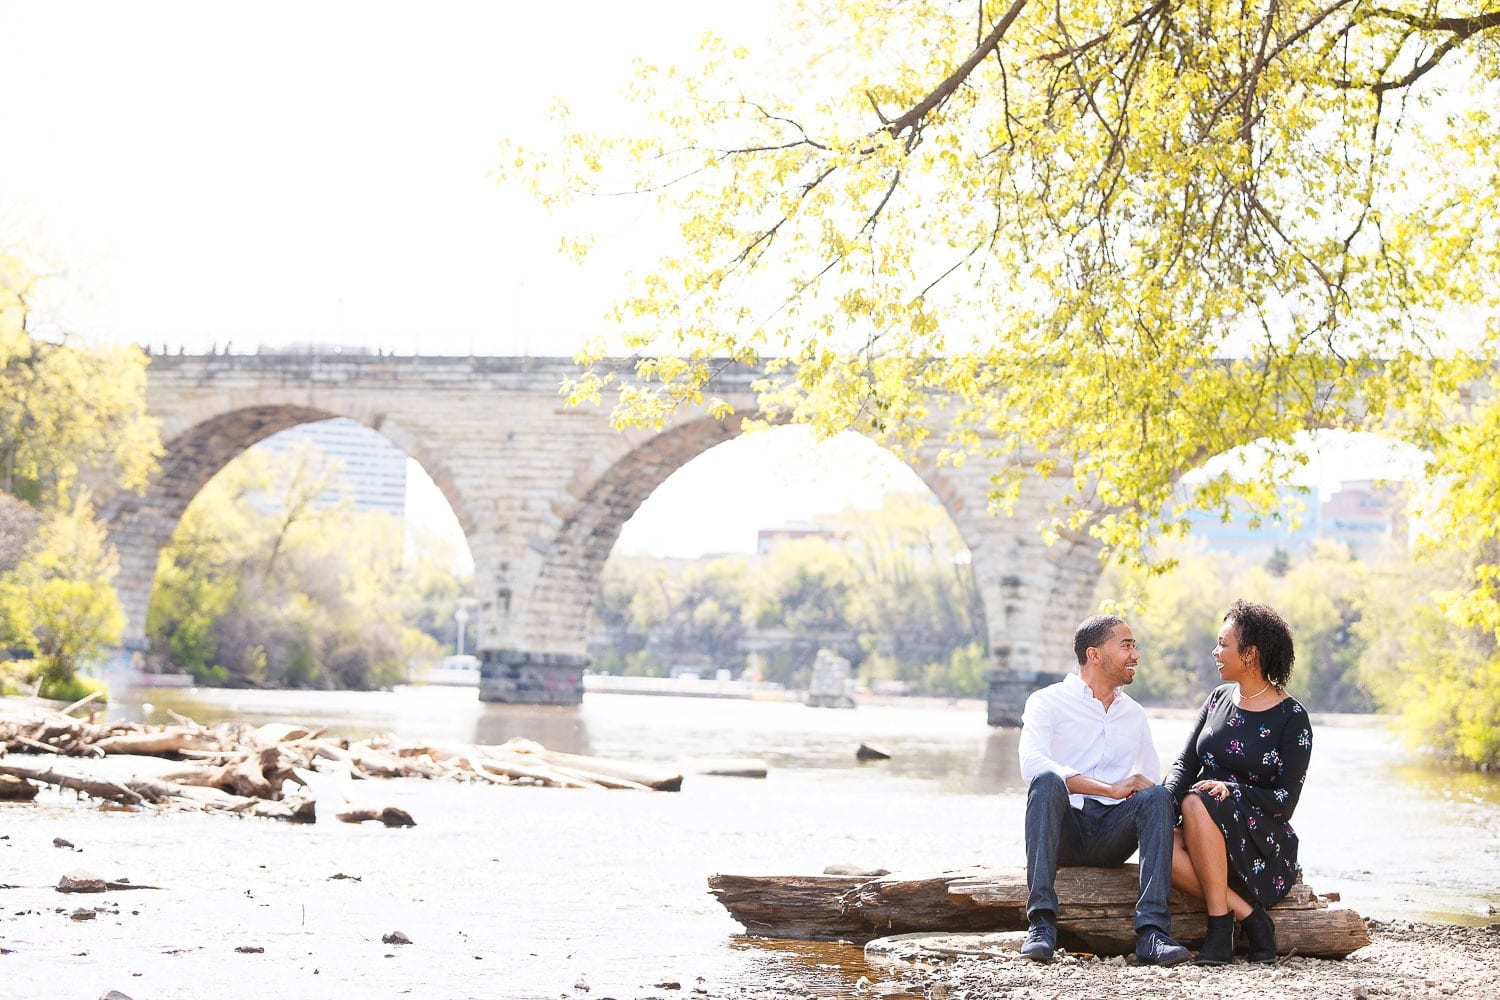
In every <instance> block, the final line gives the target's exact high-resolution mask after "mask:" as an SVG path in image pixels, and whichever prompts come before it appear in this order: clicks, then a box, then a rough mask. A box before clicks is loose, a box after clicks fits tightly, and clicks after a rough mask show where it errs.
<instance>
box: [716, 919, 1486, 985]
mask: <svg viewBox="0 0 1500 1000" xmlns="http://www.w3.org/2000/svg"><path fill="white" fill-rule="evenodd" d="M1366 924H1367V926H1368V928H1369V931H1370V944H1369V945H1368V946H1366V947H1364V948H1361V949H1360V950H1359V951H1357V952H1355V953H1354V954H1352V955H1350V956H1349V957H1348V958H1346V959H1343V960H1341V961H1334V960H1327V959H1315V958H1299V957H1296V956H1293V957H1290V958H1285V959H1283V960H1282V961H1280V962H1278V963H1276V964H1275V965H1250V964H1248V963H1245V962H1244V961H1236V962H1235V963H1234V964H1233V965H1230V966H1227V967H1223V968H1198V967H1196V966H1193V965H1182V966H1178V967H1176V968H1171V969H1162V968H1156V967H1150V966H1138V965H1136V964H1134V961H1133V960H1126V959H1123V958H1111V959H1098V958H1094V957H1091V956H1082V955H1067V954H1065V953H1060V954H1059V957H1058V959H1057V960H1056V961H1054V962H1052V963H1051V964H1049V965H1037V964H1035V963H1032V962H1028V961H1026V960H1024V959H1022V958H1020V957H1019V956H1018V955H1016V954H1015V953H1014V952H1012V951H1009V950H1002V951H1001V952H1000V953H998V954H993V955H987V956H985V957H982V958H959V959H956V960H954V961H951V962H932V961H927V962H924V961H921V960H917V961H902V962H898V963H894V964H892V965H889V966H885V967H884V968H885V970H886V971H887V973H888V976H889V978H888V979H887V978H885V977H882V978H881V979H880V980H862V981H861V982H859V983H857V984H855V985H854V986H853V987H852V988H851V990H850V992H849V994H848V995H850V996H864V997H881V998H886V1000H893V998H904V997H913V998H915V997H922V998H924V1000H980V998H983V1000H999V998H1016V1000H1021V998H1026V1000H1030V998H1046V1000H1106V998H1115V997H1130V998H1148V1000H1168V998H1178V997H1190V998H1193V1000H1244V998H1247V997H1276V998H1278V1000H1300V998H1307V1000H1312V998H1317V1000H1323V998H1348V1000H1365V998H1377V997H1378V998H1383V1000H1384V998H1392V1000H1407V998H1418V997H1423V998H1430V997H1463V998H1470V997H1475V998H1496V997H1500V925H1491V926H1487V927H1465V926H1458V925H1449V924H1431V923H1421V922H1410V921H1395V922H1384V921H1378V920H1369V921H1366ZM948 937H953V936H951V935H950V936H948ZM819 992H820V993H821V992H822V991H819ZM735 995H736V996H741V997H748V998H752V1000H793V998H798V1000H801V998H805V997H807V996H809V993H808V991H807V989H806V988H805V986H803V985H802V984H801V983H798V982H794V981H788V982H783V983H773V984H767V986H766V987H765V988H763V989H747V990H744V991H743V992H739V993H736V994H735Z"/></svg>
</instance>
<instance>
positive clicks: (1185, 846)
mask: <svg viewBox="0 0 1500 1000" xmlns="http://www.w3.org/2000/svg"><path fill="white" fill-rule="evenodd" d="M1295 658H1296V654H1295V652H1294V651H1293V648H1292V630H1291V629H1290V628H1289V627H1288V626H1287V623H1286V622H1285V621H1284V620H1283V619H1282V617H1281V615H1279V614H1277V613H1276V611H1275V610H1274V609H1273V608H1271V607H1269V606H1268V605H1265V604H1248V603H1246V602H1244V601H1235V602H1234V604H1233V605H1232V606H1230V608H1229V611H1228V612H1227V613H1226V614H1225V615H1224V627H1223V628H1222V629H1220V630H1219V643H1218V645H1217V646H1215V647H1214V661H1215V662H1216V663H1217V664H1218V667H1219V677H1220V678H1222V679H1223V680H1224V682H1225V683H1224V684H1223V685H1221V686H1220V687H1217V688H1215V689H1214V690H1213V691H1212V692H1211V693H1210V694H1209V696H1208V700H1207V701H1206V702H1204V704H1203V710H1202V711H1201V712H1199V713H1198V721H1197V722H1196V723H1195V724H1194V726H1193V734H1192V736H1191V737H1189V738H1188V741H1187V747H1186V748H1184V750H1183V751H1182V755H1181V756H1180V757H1178V758H1177V763H1176V764H1174V765H1173V766H1172V770H1171V773H1170V774H1169V775H1168V776H1167V780H1166V782H1165V784H1166V786H1167V789H1168V790H1169V791H1171V793H1172V797H1173V799H1175V800H1176V801H1177V803H1178V808H1179V809H1180V811H1181V814H1182V824H1181V826H1180V827H1179V829H1178V830H1177V834H1176V842H1175V845H1174V849H1173V853H1172V885H1173V886H1175V887H1176V888H1178V889H1181V890H1182V891H1183V892H1186V893H1188V894H1189V895H1192V896H1195V897H1197V898H1198V899H1201V900H1203V902H1204V905H1205V907H1206V909H1207V911H1208V936H1207V937H1206V938H1205V939H1204V942H1203V949H1202V951H1200V952H1199V953H1198V957H1197V958H1196V959H1195V960H1194V961H1195V962H1196V963H1197V964H1198V965H1224V964H1226V963H1228V962H1229V960H1230V958H1231V957H1232V956H1233V955H1234V923H1235V921H1236V920H1239V921H1240V929H1241V930H1242V931H1243V932H1244V936H1245V940H1246V942H1247V944H1248V945H1249V959H1250V961H1252V962H1274V961H1276V925H1275V924H1274V923H1273V922H1272V920H1271V916H1270V914H1268V913H1267V912H1266V910H1267V908H1269V907H1271V906H1274V905H1276V904H1277V903H1278V902H1280V901H1281V899H1282V898H1283V897H1285V896H1286V894H1287V892H1288V891H1289V890H1290V889H1291V887H1292V884H1293V883H1294V882H1296V881H1297V879H1298V877H1299V875H1300V869H1299V867H1298V865H1297V834H1296V833H1295V832H1293V830H1292V825H1291V823H1290V822H1288V821H1289V820H1290V819H1291V818H1292V811H1293V810H1294V809H1296V808H1297V798H1298V796H1299V795H1300V794H1301V793H1302V783H1303V781H1304V780H1306V778H1307V762H1308V760H1309V758H1310V757H1311V756H1312V727H1311V725H1309V724H1308V720H1307V710H1306V709H1304V708H1303V707H1302V706H1301V705H1300V704H1298V702H1297V700H1296V699H1295V698H1293V697H1291V696H1290V695H1288V694H1287V693H1286V682H1287V680H1288V679H1289V678H1290V677H1291V675H1292V661H1293V660H1294V659H1295Z"/></svg>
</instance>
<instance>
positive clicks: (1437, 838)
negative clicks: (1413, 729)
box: [0, 688, 1500, 1000]
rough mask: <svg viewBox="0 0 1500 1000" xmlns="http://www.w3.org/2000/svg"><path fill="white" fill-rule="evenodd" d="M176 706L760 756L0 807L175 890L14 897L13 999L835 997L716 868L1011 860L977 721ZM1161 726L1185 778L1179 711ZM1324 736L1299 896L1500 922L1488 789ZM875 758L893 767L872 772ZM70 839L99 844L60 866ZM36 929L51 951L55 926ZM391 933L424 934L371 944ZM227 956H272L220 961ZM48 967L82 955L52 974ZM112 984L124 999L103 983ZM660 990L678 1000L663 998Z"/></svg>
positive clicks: (255, 717)
mask: <svg viewBox="0 0 1500 1000" xmlns="http://www.w3.org/2000/svg"><path fill="white" fill-rule="evenodd" d="M169 709H170V710H173V711H177V712H180V713H182V714H184V715H187V716H190V717H192V718H194V719H197V720H198V721H200V722H205V723H211V722H215V721H221V720H235V721H245V722H252V723H255V722H261V721H269V720H281V721H296V722H300V723H303V724H308V725H316V726H325V727H327V728H328V729H330V730H331V731H333V732H337V733H340V734H344V735H349V736H352V737H361V736H366V735H370V734H373V733H377V732H393V733H396V734H398V735H400V736H402V737H406V738H409V739H425V740H431V741H434V742H445V743H499V742H503V741H504V740H506V739H508V738H510V737H512V736H524V737H528V738H531V739H535V740H537V741H539V742H541V743H543V744H545V745H546V746H548V747H550V748H552V749H557V750H566V751H570V752H574V753H585V754H593V755H597V756H600V757H606V758H614V759H619V760H625V761H640V762H660V763H669V764H674V765H675V764H677V763H680V762H691V761H693V760H696V759H702V758H709V757H749V758H756V759H759V760H762V761H764V762H765V763H766V764H767V765H768V769H769V773H768V776H767V777H766V778H765V779H761V780H757V779H746V778H732V777H714V776H706V775H699V774H695V773H693V771H692V768H691V765H690V764H689V765H688V766H685V767H684V772H685V773H686V775H687V778H686V780H685V782H684V785H683V789H682V791H681V792H680V793H676V794H673V793H635V792H619V791H616V792H591V791H564V790H558V789H540V788H502V787H491V786H480V785H459V784H446V783H439V782H428V781H419V780H401V781H379V782H360V783H357V784H356V785H355V786H351V788H352V791H350V794H351V796H352V797H353V798H354V800H355V801H356V802H358V803H361V804H376V805H386V804H390V805H398V806H401V807H402V808H405V809H407V810H408V811H409V812H410V813H411V814H412V815H413V816H414V817H415V818H416V820H417V826H416V827H414V828H411V829H404V830H388V829H385V828H384V827H381V826H379V825H377V824H364V825H362V826H349V825H346V824H340V823H336V822H320V823H318V824H316V825H314V826H290V825H286V824H280V823H276V822H272V821H257V820H236V819H232V818H226V817H224V816H193V815H181V814H163V815H153V816H132V815H121V814H119V813H117V812H106V811H103V810H98V809H95V808H93V807H91V806H89V805H88V804H86V803H85V804H80V803H77V802H75V801H74V800H73V797H72V796H71V795H65V796H63V795H58V794H56V793H43V795H42V796H41V797H40V798H39V800H38V803H37V804H36V805H34V806H32V807H30V808H21V809H17V808H8V809H7V810H6V811H5V812H3V813H0V815H5V816H6V817H7V824H6V830H5V832H6V834H7V836H6V837H5V838H4V839H0V864H4V865H5V866H6V870H7V871H8V874H6V875H0V881H6V882H12V883H16V884H18V885H21V886H23V887H24V886H31V887H32V888H33V889H39V887H42V886H47V887H50V885H52V884H55V882H56V879H57V877H58V872H59V869H61V870H69V868H70V867H72V868H85V869H88V870H92V871H95V872H96V873H97V874H101V875H104V876H105V877H110V878H114V877H119V876H124V877H129V878H132V879H133V880H134V881H136V882H139V883H148V884H153V885H162V886H164V887H165V888H166V890H167V891H166V892H164V893H160V894H156V893H148V892H144V891H143V892H138V893H128V894H122V897H123V898H122V899H121V900H120V901H119V903H118V905H119V906H121V907H124V908H125V912H123V913H120V914H117V915H109V914H105V915H102V916H101V918H100V919H99V921H98V922H97V926H91V927H89V928H87V929H86V930H84V931H76V930H75V929H73V928H72V927H69V928H68V930H67V933H66V934H65V935H63V938H62V940H63V943H62V944H58V945H52V944H49V941H50V940H51V938H49V936H48V935H47V934H46V933H45V932H44V928H43V926H42V925H39V924H35V923H29V922H28V921H29V920H31V919H32V918H31V917H30V916H25V917H23V916H21V914H22V913H25V912H28V911H26V910H23V907H27V906H28V905H29V906H31V907H33V908H34V909H36V910H37V911H38V912H40V911H41V909H42V908H44V907H45V908H48V909H52V910H57V908H59V907H62V906H63V904H64V903H68V904H72V903H73V902H74V900H76V899H77V897H73V898H68V899H65V898H64V897H59V896H56V895H55V894H47V895H45V896H42V895H38V896H36V897H34V898H30V900H29V903H28V899H29V898H28V897H26V896H24V895H21V896H18V895H17V893H19V892H20V891H21V890H15V891H12V892H10V893H7V894H5V895H0V906H3V907H4V909H3V911H0V913H3V916H4V917H5V922H4V923H3V924H0V927H3V935H0V943H3V944H4V945H5V946H6V947H7V948H10V949H12V950H13V953H12V954H9V955H6V956H4V957H3V958H0V996H6V995H14V996H27V995H43V994H36V993H27V992H21V993H14V994H8V993H6V992H5V991H6V989H7V987H6V986H4V985H3V979H4V977H5V975H6V972H7V970H8V971H9V972H11V973H12V974H13V975H14V978H11V979H10V981H11V983H12V984H13V986H16V987H17V988H21V989H23V990H25V989H28V988H35V987H36V985H37V984H38V983H41V982H45V983H47V984H49V985H54V986H58V987H59V990H61V987H62V986H63V985H66V986H67V987H68V989H67V991H66V992H63V991H59V992H55V993H54V992H50V991H49V992H47V993H45V995H52V996H77V997H95V996H98V995H100V993H102V992H103V990H104V989H105V988H106V987H111V986H112V987H113V988H117V989H120V990H122V991H123V992H125V993H127V994H128V995H132V996H135V997H136V1000H143V998H145V997H173V996H183V997H186V996H245V995H256V996H260V995H278V996H309V997H313V996H333V995H344V994H346V993H347V994H348V995H361V996H419V997H470V996H472V997H527V998H530V997H553V998H557V997H561V996H563V995H564V994H567V995H568V996H570V997H575V998H583V997H588V998H591V1000H599V998H601V997H618V998H624V997H643V996H682V997H690V996H692V990H693V989H695V988H697V989H702V990H704V991H706V992H708V993H710V994H711V995H713V996H723V995H730V994H732V993H733V992H734V991H735V990H736V989H738V988H739V987H741V986H745V987H753V986H755V985H757V984H761V983H766V982H770V981H778V982H786V981H787V980H789V979H796V980H798V981H799V982H801V983H802V984H803V987H804V989H805V990H806V992H807V993H808V994H809V995H828V996H833V995H846V994H848V993H849V991H850V990H851V989H852V985H851V984H852V983H854V981H855V980H856V979H857V978H858V977H859V976H861V975H868V976H871V977H872V978H878V976H879V973H878V972H876V971H874V970H870V969H867V968H865V967H864V966H862V964H861V963H860V956H859V951H858V949H855V948H850V947H841V946H838V945H821V946H819V945H805V944H804V945H787V944H784V943H768V942H761V941H756V940H751V939H747V938H744V937H743V936H741V934H740V930H741V928H740V927H739V925H738V924H736V923H735V922H734V921H732V920H731V919H730V918H729V916H728V915H727V913H726V912H725V911H724V910H723V909H722V908H721V907H720V906H719V904H718V903H717V902H716V901H715V900H714V898H713V897H712V896H710V895H709V894H708V892H707V890H706V885H705V880H706V879H707V878H708V876H710V875H712V874H714V873H716V872H734V873H746V874H767V873H815V872H820V871H822V870H823V868H824V867H825V866H827V865H830V864H855V865H860V866H865V867H884V868H889V869H893V870H896V869H906V870H920V869H929V870H931V869H943V868H955V867H961V866H966V865H975V864H998V865H1020V864H1022V863H1023V862H1024V851H1023V845H1022V839H1021V838H1022V823H1021V817H1022V811H1023V807H1024V789H1023V787H1022V785H1021V782H1020V776H1019V773H1018V769H1017V764H1016V733H1015V732H1013V731H1003V730H993V729H991V728H990V727H989V726H987V725H986V724H985V721H984V712H983V709H982V706H979V705H978V704H977V703H972V702H971V703H966V704H962V705H959V706H943V705H938V704H930V703H928V704H911V705H908V704H883V705H861V706H860V707H859V708H856V709H854V710H836V709H813V708H807V707H804V706H802V705H799V704H795V703H765V702H748V701H735V700H722V699H696V698H695V699H688V698H674V697H642V696H629V695H604V694H590V695H589V696H588V697H587V698H586V699H585V702H584V704H583V705H582V706H580V707H577V708H532V707H519V706H503V705H486V704H482V703H480V702H478V701H477V700H476V698H475V694H474V691H473V690H472V689H460V688H401V689H397V690H396V691H394V692H376V693H350V692H334V693H319V692H286V691H275V692H246V691H218V690H187V691H181V690H151V691H137V692H127V693H126V694H125V695H124V696H123V697H120V698H118V699H117V701H116V702H115V704H114V705H113V706H112V707H111V710H110V711H111V713H112V714H113V715H114V716H115V717H120V718H126V719H131V720H134V721H142V720H143V721H148V722H165V721H168V719H169V717H168V715H167V711H168V710H169ZM1155 715H1156V718H1155V720H1154V722H1153V726H1154V728H1153V732H1154V734H1155V736H1156V740H1157V745H1158V747H1159V749H1160V751H1161V754H1162V757H1163V759H1164V761H1169V760H1170V759H1171V758H1173V757H1174V756H1175V754H1176V752H1177V750H1178V749H1179V748H1180V744H1181V741H1182V740H1183V739H1184V738H1185V737H1186V734H1187V728H1188V725H1189V723H1190V718H1189V714H1188V713H1185V712H1158V713H1155ZM1314 724H1315V744H1314V751H1313V764H1312V769H1311V771H1310V774H1309V777H1308V784H1307V789H1306V793H1305V794H1304V796H1303V799H1302V802H1301V805H1300V806H1299V808H1298V811H1297V816H1296V825H1297V828H1298V831H1299V833H1300V835H1301V838H1302V856H1301V860H1302V863H1303V867H1304V876H1305V879H1306V881H1307V882H1308V883H1309V884H1310V885H1312V886H1313V887H1314V888H1315V889H1317V890H1319V891H1322V892H1328V891H1338V892H1339V893H1341V895H1342V898H1343V903H1342V905H1346V906H1350V907H1352V908H1354V909H1356V910H1357V911H1358V912H1360V913H1361V914H1363V915H1365V916H1371V917H1379V918H1384V919H1396V918H1411V919H1432V920H1443V921H1452V922H1464V923H1488V922H1495V921H1497V920H1500V917H1497V914H1500V781H1497V780H1496V779H1494V778H1493V777H1486V776H1480V775H1471V774H1451V773H1448V772H1445V771H1442V770H1436V769H1432V768H1429V767H1426V766H1424V765H1423V764H1422V763H1421V762H1419V761H1418V760H1416V759H1414V758H1413V757H1412V756H1411V755H1409V754H1408V753H1407V752H1405V751H1404V750H1403V749H1402V745H1401V741H1400V740H1399V739H1398V738H1397V737H1395V736H1394V735H1393V734H1392V733H1391V731H1390V730H1389V729H1388V728H1387V725H1386V723H1385V722H1384V721H1383V720H1380V719H1377V718H1371V717H1351V716H1335V717H1319V716H1316V715H1315V716H1314ZM862 742H863V743H870V744H875V745H878V746H880V747H881V748H883V749H885V750H888V751H889V752H890V753H891V759H889V760H885V761H877V762H860V761H858V760H856V758H855V750H856V748H857V747H858V745H859V744H860V743H862ZM324 794H328V795H330V796H331V795H333V794H335V792H334V791H325V792H324ZM339 794H342V793H339ZM54 836H61V837H65V838H66V839H67V840H69V841H71V842H72V843H74V844H75V845H78V847H79V848H80V849H81V850H82V852H83V853H81V854H78V855H76V856H69V857H67V858H63V857H61V856H60V855H58V854H57V853H56V849H54V848H52V847H51V846H50V842H51V838H52V837H54ZM42 844H45V845H46V846H45V847H41V846H38V845H42ZM69 854H70V855H72V852H69ZM335 875H342V876H350V877H347V878H342V879H334V876H335ZM204 899H211V900H214V901H216V902H215V905H214V906H213V907H205V906H203V905H202V903H203V900H204ZM195 901H196V902H195ZM68 908H69V909H71V906H69V907H68ZM57 912H58V913H60V912H61V910H57ZM106 918H108V919H106ZM37 919H45V920H50V921H52V923H53V925H54V926H53V930H54V932H57V930H58V928H57V926H56V925H57V922H58V921H63V920H64V919H65V918H64V917H62V916H53V917H45V918H43V917H38V918H37ZM108 920H112V921H113V925H110V924H109V923H108ZM111 926H113V927H116V928H117V929H116V930H112V929H111ZM394 930H400V931H402V932H403V933H405V934H406V935H407V936H409V937H410V938H411V939H412V942H413V943H412V944H411V945H406V946H400V947H393V946H388V945H383V944H381V943H380V938H381V936H382V935H384V934H386V933H388V932H390V931H394ZM79 934H82V935H83V937H82V941H83V942H84V943H83V944H80V943H78V940H76V937H77V935H79ZM68 935H73V937H68ZM206 942H212V943H217V944H218V946H219V947H218V948H215V947H213V946H211V944H209V943H206ZM241 943H243V944H244V945H246V946H249V947H263V948H265V952H257V953H252V954H251V955H244V954H239V953H230V952H229V951H228V945H230V944H233V945H236V946H238V945H240V944H241ZM49 947H56V948H72V949H74V950H72V951H69V952H68V953H67V957H66V960H64V961H60V962H47V961H45V959H47V958H49V956H48V955H47V948H49ZM226 955H227V957H226ZM27 956H30V958H29V959H28V958H27ZM270 956H279V957H280V960H279V961H277V962H274V963H273V962H272V961H270V960H269V959H270ZM388 956H389V957H388ZM50 957H54V958H58V959H62V958H63V957H64V956H62V955H57V956H50ZM28 963H32V964H28ZM126 970H128V972H127V971H126ZM111 971H118V973H119V976H120V978H119V979H118V980H109V979H108V974H109V973H110V972H111ZM131 973H133V975H132V974H131ZM38 977H41V978H38ZM246 977H250V978H251V979H255V981H256V989H255V990H250V989H248V986H247V983H248V980H247V978H246ZM27 983H30V984H31V986H30V987H27V986H26V985H24V984H27ZM132 983H133V984H134V986H132ZM671 983H678V984H680V987H681V989H680V992H679V991H676V990H673V989H672V988H671V986H670V985H661V984H671ZM584 987H587V989H586V990H585V988H584ZM135 990H139V992H135ZM90 991H92V992H90Z"/></svg>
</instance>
